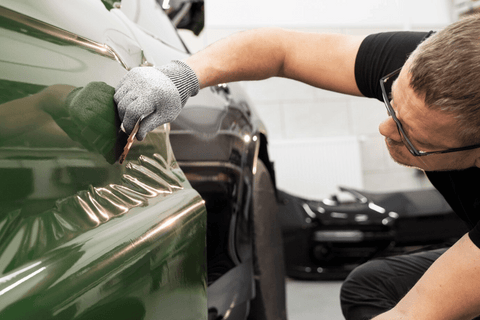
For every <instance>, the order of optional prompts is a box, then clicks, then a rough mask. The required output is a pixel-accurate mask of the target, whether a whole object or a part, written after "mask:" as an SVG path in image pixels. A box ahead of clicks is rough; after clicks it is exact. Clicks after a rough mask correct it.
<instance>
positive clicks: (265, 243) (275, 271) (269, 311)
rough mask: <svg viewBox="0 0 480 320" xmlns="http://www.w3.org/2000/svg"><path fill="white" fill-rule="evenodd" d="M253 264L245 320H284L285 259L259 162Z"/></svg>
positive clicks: (268, 186)
mask: <svg viewBox="0 0 480 320" xmlns="http://www.w3.org/2000/svg"><path fill="white" fill-rule="evenodd" d="M252 203H253V208H252V212H253V214H252V220H253V257H254V259H253V261H254V273H255V291H256V295H255V298H254V300H252V302H251V305H250V313H249V316H248V320H286V319H287V314H286V296H285V277H286V274H285V260H284V255H283V243H282V234H281V229H280V223H279V221H278V219H277V211H278V205H277V200H276V196H275V189H274V187H273V184H272V180H271V178H270V174H269V173H268V170H267V168H266V167H265V165H264V164H263V162H262V161H260V160H258V164H257V172H256V174H255V176H254V183H253V201H252Z"/></svg>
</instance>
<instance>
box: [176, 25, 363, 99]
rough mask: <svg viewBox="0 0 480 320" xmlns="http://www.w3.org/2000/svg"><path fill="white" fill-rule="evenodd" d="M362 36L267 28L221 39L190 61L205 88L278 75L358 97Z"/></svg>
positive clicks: (201, 85)
mask: <svg viewBox="0 0 480 320" xmlns="http://www.w3.org/2000/svg"><path fill="white" fill-rule="evenodd" d="M362 40H363V37H356V36H348V35H342V34H325V33H324V34H322V33H307V32H298V31H291V30H285V29H280V28H264V29H257V30H250V31H245V32H241V33H237V34H234V35H232V36H229V37H227V38H225V39H222V40H220V41H218V42H216V43H214V44H212V45H211V46H209V47H207V48H206V49H204V50H202V51H200V52H199V53H197V54H195V55H193V56H191V57H189V58H188V59H187V60H186V62H187V64H188V65H190V67H192V69H193V70H194V71H195V73H196V74H197V76H198V78H199V82H200V87H201V88H204V87H208V86H212V85H215V84H219V83H226V82H232V81H242V80H262V79H267V78H270V77H274V76H279V77H285V78H290V79H294V80H298V81H301V82H304V83H307V84H310V85H313V86H315V87H318V88H322V89H327V90H332V91H337V92H342V93H348V94H355V95H359V94H360V92H359V90H358V88H357V86H356V81H355V76H354V65H355V57H356V54H357V52H358V48H359V46H360V43H361V42H362Z"/></svg>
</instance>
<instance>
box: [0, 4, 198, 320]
mask: <svg viewBox="0 0 480 320" xmlns="http://www.w3.org/2000/svg"><path fill="white" fill-rule="evenodd" d="M90 2H92V1H85V2H82V1H80V2H76V6H77V7H82V3H85V7H83V9H85V10H86V9H89V10H98V12H97V11H95V12H91V14H92V17H107V16H109V15H112V13H111V12H110V11H108V10H107V9H106V8H105V7H104V6H103V5H101V6H92V5H91V3H90ZM4 3H5V4H6V5H8V6H9V7H8V8H6V7H0V38H1V41H2V43H8V46H5V47H4V46H3V45H2V49H1V50H0V69H1V70H2V72H1V74H0V92H1V94H0V115H1V117H0V118H2V120H0V181H1V182H2V183H1V186H0V318H1V319H18V318H23V319H28V318H36V319H93V318H101V319H169V320H170V319H192V320H193V319H195V320H197V319H206V317H207V301H206V297H207V296H206V260H205V247H206V243H205V229H206V209H205V205H204V200H203V199H202V198H201V197H200V195H199V194H198V192H196V191H195V190H194V189H192V187H191V185H190V183H189V182H188V180H187V179H186V177H185V175H184V173H183V172H182V170H181V169H180V167H179V166H178V164H177V162H176V160H175V157H174V155H173V152H172V148H171V146H170V141H169V126H168V125H164V126H162V127H160V128H159V129H157V130H155V131H154V132H152V133H150V134H149V135H148V137H147V138H146V139H145V140H144V141H143V142H142V143H135V144H134V145H133V147H132V150H131V151H130V153H129V155H128V157H127V159H126V161H125V164H124V165H120V164H118V163H115V164H111V161H110V160H111V159H110V158H108V157H106V155H105V154H104V153H102V152H99V151H98V149H95V148H93V147H92V146H91V145H89V144H88V143H87V142H90V141H93V142H92V143H93V144H94V140H96V139H97V138H98V137H96V136H95V135H92V132H93V133H94V132H96V131H95V130H94V129H98V127H99V126H101V124H100V123H95V122H93V123H83V124H82V126H81V127H80V128H79V129H78V130H77V131H75V130H73V131H72V126H73V125H74V124H78V123H76V122H68V121H67V120H68V114H69V112H70V111H68V110H69V109H65V108H66V106H67V105H68V101H69V100H68V99H69V97H70V95H71V94H73V92H75V91H74V90H76V88H78V87H83V88H85V87H86V86H87V84H88V83H90V82H92V81H101V82H105V83H106V84H108V85H110V86H114V85H115V84H116V83H117V82H118V80H119V79H120V78H121V77H122V76H123V75H124V74H125V72H126V70H125V68H126V67H130V66H136V65H140V64H142V63H143V62H144V61H143V59H142V54H141V51H138V50H137V49H138V48H140V45H139V44H138V43H137V42H136V41H135V40H133V38H130V37H129V38H127V39H124V38H123V37H122V36H112V35H113V34H114V33H113V31H112V30H110V31H108V32H106V33H105V34H106V35H107V36H106V37H105V39H110V40H111V43H112V44H110V45H109V46H105V43H103V42H98V41H97V40H100V39H96V40H92V39H89V38H87V37H85V35H78V34H76V33H75V32H74V31H75V30H66V29H62V28H61V26H58V25H54V24H50V23H56V22H55V21H56V20H54V19H46V18H45V16H47V15H48V14H49V12H48V11H45V12H44V13H42V14H43V16H41V15H40V14H37V16H36V17H30V16H28V15H27V13H32V12H37V11H36V10H31V11H29V10H27V9H28V8H30V7H31V6H38V7H42V3H43V4H45V8H48V7H49V6H50V5H51V4H58V3H60V2H58V1H57V2H52V1H38V2H35V4H34V5H32V3H31V2H29V1H17V2H10V1H2V2H0V5H3V4H4ZM12 3H13V4H12ZM99 3H100V1H99ZM100 4H101V3H100ZM12 7H15V9H17V10H19V11H14V10H12ZM26 8H27V9H26ZM92 8H94V9H92ZM77 9H78V8H77ZM22 10H24V11H22ZM52 15H53V13H52ZM40 17H43V18H45V20H46V21H49V22H50V23H47V22H45V21H41V20H38V18H40ZM115 19H116V18H115ZM106 21H108V19H107V20H106ZM72 24H73V23H72ZM65 26H67V24H65V25H64V26H63V27H65ZM114 27H115V28H116V26H112V29H114ZM122 32H123V31H122ZM125 34H127V32H126V33H125ZM113 43H115V45H117V46H118V48H123V49H122V50H119V49H118V48H117V50H109V48H110V47H114V46H115V45H113ZM19 49H20V50H19ZM115 51H118V52H115ZM129 53H131V55H130V56H128V57H127V55H128V54H129ZM120 55H121V56H123V58H122V57H120V59H119V56H120ZM120 60H123V62H122V61H120ZM125 61H127V63H125ZM52 110H55V111H52ZM66 110H67V111H66ZM65 114H67V116H65ZM65 119H67V120H65ZM118 124H119V122H118V119H117V118H112V125H115V126H118ZM87 129H88V130H87ZM76 135H80V136H81V137H78V136H76ZM121 135H122V133H120V132H118V136H117V140H116V141H115V144H114V145H112V147H115V148H117V149H118V147H119V148H121V147H123V145H122V141H123V143H124V140H121V139H120V136H121ZM123 138H125V137H124V136H123ZM117 144H118V145H117ZM107 158H108V159H107ZM186 306H188V308H187V307H186Z"/></svg>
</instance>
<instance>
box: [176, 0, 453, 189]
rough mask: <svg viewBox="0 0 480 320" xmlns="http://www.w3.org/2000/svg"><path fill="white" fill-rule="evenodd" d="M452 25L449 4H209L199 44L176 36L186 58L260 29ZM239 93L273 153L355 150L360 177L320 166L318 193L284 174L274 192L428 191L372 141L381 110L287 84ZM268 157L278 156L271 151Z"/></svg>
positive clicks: (282, 162)
mask: <svg viewBox="0 0 480 320" xmlns="http://www.w3.org/2000/svg"><path fill="white" fill-rule="evenodd" d="M450 22H451V2H450V1H449V0H417V1H413V0H398V1H396V0H335V1H326V0H296V1H287V0H240V1H239V0H236V1H231V0H207V1H206V28H205V30H204V31H203V32H202V34H201V35H200V37H198V38H195V37H192V36H191V35H190V34H188V33H185V32H182V34H184V35H185V40H186V42H187V44H188V45H189V46H190V47H191V49H192V51H198V50H200V49H201V48H203V47H205V46H207V45H208V44H210V43H212V42H214V41H217V40H219V39H221V38H223V37H226V36H228V35H229V34H232V33H235V32H239V31H242V30H246V29H251V28H256V27H263V26H280V27H286V28H291V29H296V30H303V31H308V32H323V31H326V32H337V33H344V34H362V35H365V34H369V33H374V32H382V31H390V30H432V29H439V28H442V27H443V26H445V25H447V24H448V23H450ZM243 86H244V88H245V89H246V90H247V92H248V93H249V94H250V96H251V97H252V99H253V101H254V103H255V107H256V109H257V111H258V112H259V113H260V115H261V116H262V118H263V120H264V122H265V124H266V127H267V130H268V132H269V139H270V140H271V141H272V142H273V143H272V146H276V145H282V144H285V143H288V142H292V143H296V142H299V141H301V142H304V141H309V139H311V141H312V143H318V142H319V141H321V140H322V139H324V140H325V141H327V140H329V139H342V138H344V139H350V138H351V137H355V138H356V139H357V141H358V143H359V148H357V149H358V150H359V152H358V153H359V154H357V155H356V156H354V155H353V156H352V158H355V157H356V158H358V161H357V162H358V166H357V167H358V170H359V175H351V174H349V173H348V174H344V175H342V174H341V173H342V167H341V166H340V165H339V163H340V162H339V161H335V160H334V159H331V160H322V161H323V162H319V163H314V164H313V165H317V166H324V167H325V168H328V170H326V172H327V174H330V175H331V177H325V178H324V179H319V178H318V177H314V178H312V180H313V179H314V180H316V181H318V182H317V186H316V187H314V186H311V185H309V186H308V189H309V191H308V192H306V191H305V186H306V184H305V183H302V182H301V181H299V182H298V185H295V183H292V181H295V179H292V177H291V176H290V172H285V170H278V171H277V173H278V176H279V177H278V182H279V186H280V188H282V189H284V190H287V191H290V192H292V193H295V194H299V195H303V196H306V197H312V198H321V197H324V196H327V195H328V194H330V193H333V192H335V190H336V186H337V185H338V184H342V185H347V186H351V187H358V188H364V189H367V190H370V191H388V190H405V189H421V188H428V187H430V184H429V182H428V181H427V180H426V179H425V178H424V176H423V175H422V174H419V172H418V170H414V169H410V168H405V167H401V166H399V165H397V164H396V163H394V162H393V161H392V160H391V159H390V156H389V155H388V151H387V150H386V147H385V145H384V141H383V137H382V136H381V135H380V134H379V133H378V124H379V123H380V122H381V121H382V120H383V119H384V118H385V116H386V111H385V108H384V106H383V104H382V103H380V102H378V101H376V100H372V99H365V98H358V97H350V96H346V95H342V94H337V93H332V92H327V91H324V90H320V89H317V88H313V87H311V86H308V85H305V84H302V83H299V82H295V81H291V80H287V79H278V78H273V79H268V80H263V81H255V82H245V83H243ZM296 150H298V148H297V149H296ZM271 153H272V154H281V152H277V150H271ZM310 154H311V150H309V149H308V147H306V148H305V150H304V151H303V152H302V151H298V155H297V157H295V159H288V158H285V157H281V158H278V159H274V160H275V162H276V163H277V166H278V167H281V168H285V167H288V166H289V165H290V164H291V163H299V166H300V167H302V166H305V165H307V164H305V163H302V162H301V159H302V156H303V155H310ZM353 160H354V162H355V161H356V160H355V159H353ZM289 161H290V162H289ZM325 161H327V162H325ZM309 165H312V164H311V161H309ZM302 168H304V170H306V169H308V168H305V167H302ZM279 171H280V172H279ZM348 172H350V171H348ZM322 174H325V173H322ZM358 176H360V179H359V178H358ZM339 177H340V179H341V180H340V181H338V179H339ZM349 177H350V178H349Z"/></svg>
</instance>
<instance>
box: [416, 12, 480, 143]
mask: <svg viewBox="0 0 480 320" xmlns="http://www.w3.org/2000/svg"><path fill="white" fill-rule="evenodd" d="M409 60H410V61H411V64H410V70H409V72H410V75H411V82H410V85H411V87H412V88H413V90H414V91H415V93H416V94H418V95H419V96H420V97H424V99H425V103H426V105H427V106H428V107H430V108H439V109H441V110H443V111H445V112H447V113H449V114H452V115H454V116H455V117H456V119H457V120H458V125H459V126H458V127H459V130H458V131H457V134H459V137H460V139H462V141H463V142H464V143H465V144H473V143H479V142H480V15H472V16H468V17H466V18H464V19H461V20H459V21H457V22H455V23H453V24H451V25H449V26H448V27H446V28H445V29H443V30H441V31H439V32H438V33H436V34H434V35H432V36H431V37H429V38H428V39H426V40H425V41H424V42H423V43H421V44H420V45H419V46H418V47H417V49H416V50H415V51H414V52H413V53H412V55H411V56H410V58H409Z"/></svg>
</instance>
